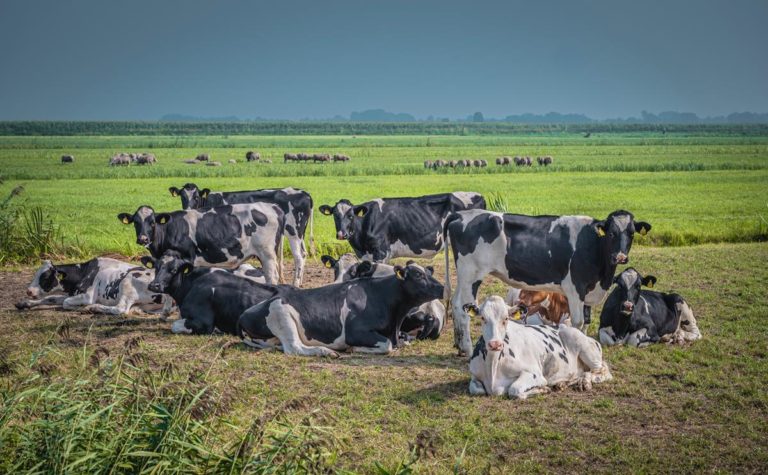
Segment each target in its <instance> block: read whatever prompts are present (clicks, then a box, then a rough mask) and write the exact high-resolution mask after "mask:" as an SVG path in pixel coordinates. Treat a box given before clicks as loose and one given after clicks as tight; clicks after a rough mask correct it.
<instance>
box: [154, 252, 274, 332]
mask: <svg viewBox="0 0 768 475" xmlns="http://www.w3.org/2000/svg"><path fill="white" fill-rule="evenodd" d="M141 261H142V263H144V265H146V266H147V267H151V268H154V269H155V276H156V277H155V279H154V280H153V281H152V282H151V283H150V284H149V288H150V289H152V290H153V291H155V292H162V293H164V294H168V295H170V296H171V297H173V299H174V300H175V301H176V304H177V305H178V306H179V314H180V318H179V319H178V320H176V321H175V322H173V326H172V327H171V331H173V333H191V334H196V335H199V334H210V333H213V331H214V329H218V330H219V331H222V332H224V333H229V334H232V335H236V334H237V332H236V328H237V321H238V319H239V318H240V315H241V314H242V313H243V312H244V311H245V310H247V309H248V308H250V307H252V306H253V305H256V304H257V303H259V302H262V301H264V300H266V299H268V298H271V297H273V296H274V295H275V294H276V293H277V289H276V288H275V287H271V286H266V285H263V284H261V283H260V282H263V280H264V278H263V274H262V275H261V276H258V274H260V272H258V269H255V268H253V267H252V266H250V265H247V264H244V265H243V266H241V267H240V268H238V269H237V270H235V271H234V272H233V271H228V270H225V269H212V268H197V269H193V267H192V264H190V263H189V261H188V260H186V259H184V258H183V257H182V256H181V254H180V253H178V252H176V251H168V252H166V253H165V254H163V255H162V257H160V258H159V259H155V258H153V257H151V256H144V257H142V258H141ZM252 275H253V276H252Z"/></svg>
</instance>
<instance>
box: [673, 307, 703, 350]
mask: <svg viewBox="0 0 768 475" xmlns="http://www.w3.org/2000/svg"><path fill="white" fill-rule="evenodd" d="M676 307H677V311H678V313H679V314H680V329H679V330H678V332H679V334H680V336H681V337H682V339H683V340H684V341H694V340H698V339H700V338H701V332H700V331H699V326H698V325H697V324H696V317H694V316H693V311H692V310H691V307H689V306H688V304H687V303H686V302H679V303H677V304H676Z"/></svg>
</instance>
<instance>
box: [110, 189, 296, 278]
mask: <svg viewBox="0 0 768 475" xmlns="http://www.w3.org/2000/svg"><path fill="white" fill-rule="evenodd" d="M117 219H119V220H120V222H122V223H123V224H131V223H133V225H134V227H135V229H136V242H137V243H138V244H141V245H143V246H145V247H146V248H147V249H149V252H150V254H152V257H154V258H159V257H160V256H162V255H163V254H164V253H165V251H168V250H174V251H178V252H179V253H181V255H182V256H184V258H186V259H188V260H189V261H190V262H191V263H192V264H193V265H194V266H201V267H225V268H234V267H237V266H239V265H240V264H242V263H243V262H245V261H246V260H248V259H250V258H252V257H257V258H258V259H259V260H260V261H261V266H262V268H263V269H264V276H265V278H266V280H267V282H268V283H270V284H276V283H277V282H278V281H279V280H280V278H279V276H280V275H281V273H282V272H281V271H282V269H279V267H280V266H278V255H282V242H283V230H284V229H285V215H284V214H283V212H282V210H281V209H280V208H279V207H278V206H277V205H274V204H269V203H250V204H241V205H229V206H219V207H216V208H206V209H204V210H196V209H190V210H184V211H173V212H171V213H155V211H154V210H153V209H152V208H151V207H149V206H140V207H139V209H137V210H136V212H135V213H133V214H129V213H120V214H119V215H117Z"/></svg>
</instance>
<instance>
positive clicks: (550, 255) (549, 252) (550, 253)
mask: <svg viewBox="0 0 768 475" xmlns="http://www.w3.org/2000/svg"><path fill="white" fill-rule="evenodd" d="M547 254H549V258H550V259H552V251H547Z"/></svg>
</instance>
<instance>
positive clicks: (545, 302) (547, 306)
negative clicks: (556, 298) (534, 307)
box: [539, 295, 552, 310]
mask: <svg viewBox="0 0 768 475" xmlns="http://www.w3.org/2000/svg"><path fill="white" fill-rule="evenodd" d="M551 303H552V301H551V300H549V295H547V298H545V299H544V300H542V301H541V303H540V304H539V305H541V306H542V307H543V308H546V309H547V310H549V305H550V304H551Z"/></svg>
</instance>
